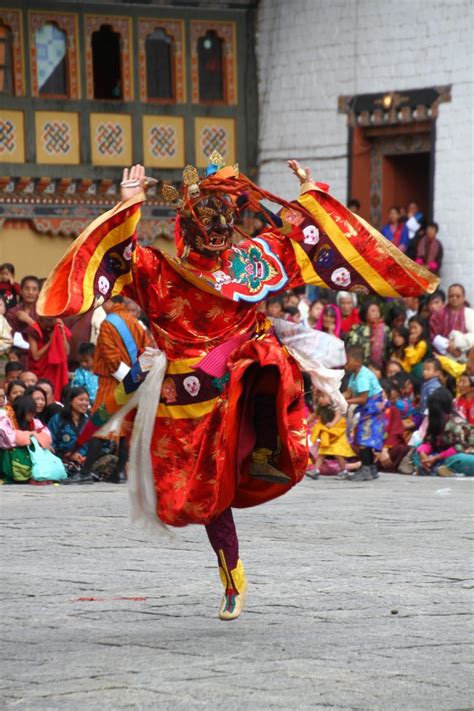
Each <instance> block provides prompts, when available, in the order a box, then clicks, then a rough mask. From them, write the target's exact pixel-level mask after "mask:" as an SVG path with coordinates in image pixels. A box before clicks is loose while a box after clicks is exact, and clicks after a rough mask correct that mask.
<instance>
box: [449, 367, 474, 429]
mask: <svg viewBox="0 0 474 711" xmlns="http://www.w3.org/2000/svg"><path fill="white" fill-rule="evenodd" d="M456 386H457V398H456V399H455V401H454V409H455V410H456V412H457V413H458V414H460V415H462V416H463V417H465V418H466V420H467V421H468V422H469V424H470V425H474V382H473V378H472V377H471V376H469V375H468V374H467V373H462V375H460V376H459V378H458V380H457V383H456Z"/></svg>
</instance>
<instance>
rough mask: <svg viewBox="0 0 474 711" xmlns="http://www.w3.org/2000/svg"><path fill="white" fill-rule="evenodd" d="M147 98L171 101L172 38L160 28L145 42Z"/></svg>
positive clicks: (172, 75)
mask: <svg viewBox="0 0 474 711" xmlns="http://www.w3.org/2000/svg"><path fill="white" fill-rule="evenodd" d="M145 54H146V79H147V98H148V99H152V100H153V99H155V100H156V99H158V100H162V101H163V100H166V99H168V100H173V99H174V98H175V97H174V60H173V55H174V51H173V38H172V37H170V36H169V35H168V34H166V32H165V30H163V29H162V28H157V29H155V30H154V31H153V32H152V34H151V35H148V37H147V38H146V40H145Z"/></svg>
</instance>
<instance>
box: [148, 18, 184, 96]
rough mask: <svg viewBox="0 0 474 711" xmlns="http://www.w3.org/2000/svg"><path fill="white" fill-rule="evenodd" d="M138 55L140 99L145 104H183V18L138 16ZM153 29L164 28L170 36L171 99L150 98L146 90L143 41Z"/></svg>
mask: <svg viewBox="0 0 474 711" xmlns="http://www.w3.org/2000/svg"><path fill="white" fill-rule="evenodd" d="M137 28H138V57H139V72H140V101H143V102H144V103H147V104H161V105H163V104H184V103H185V102H186V81H185V69H184V67H185V42H184V20H174V19H162V18H159V17H158V18H156V17H139V18H138V20H137ZM155 30H164V31H165V32H166V34H167V35H168V36H169V37H171V38H172V40H173V43H172V55H171V60H172V83H173V98H172V99H150V98H149V97H148V92H147V66H146V51H145V42H146V39H147V37H148V36H149V35H151V34H152V33H153V32H154V31H155Z"/></svg>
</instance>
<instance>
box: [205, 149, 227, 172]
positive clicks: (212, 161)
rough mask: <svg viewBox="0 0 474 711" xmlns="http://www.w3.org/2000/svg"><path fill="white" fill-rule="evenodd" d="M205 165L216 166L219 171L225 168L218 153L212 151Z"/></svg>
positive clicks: (223, 161)
mask: <svg viewBox="0 0 474 711" xmlns="http://www.w3.org/2000/svg"><path fill="white" fill-rule="evenodd" d="M207 164H208V165H216V166H217V169H218V170H220V169H221V168H224V167H225V160H224V159H223V157H222V156H221V154H220V153H219V152H218V151H212V153H211V155H210V156H209V158H208V161H207Z"/></svg>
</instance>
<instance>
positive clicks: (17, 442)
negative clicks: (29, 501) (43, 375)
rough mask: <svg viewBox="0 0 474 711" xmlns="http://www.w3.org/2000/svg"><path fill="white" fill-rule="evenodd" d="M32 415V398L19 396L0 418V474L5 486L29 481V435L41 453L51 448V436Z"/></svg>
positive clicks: (33, 413)
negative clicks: (35, 440) (33, 436)
mask: <svg viewBox="0 0 474 711" xmlns="http://www.w3.org/2000/svg"><path fill="white" fill-rule="evenodd" d="M35 415H36V403H35V401H34V400H33V398H32V397H31V395H19V396H18V397H17V398H15V400H14V402H13V404H12V405H7V406H6V408H5V412H4V414H1V415H0V472H1V473H2V474H3V476H4V477H5V481H6V483H8V484H21V483H26V482H28V481H29V479H30V478H31V459H30V453H29V450H28V445H30V444H31V436H32V435H35V437H36V439H37V440H38V443H39V445H40V446H41V447H43V448H44V449H49V448H50V447H51V434H50V432H49V430H48V428H47V427H46V426H45V425H43V423H42V422H41V421H40V420H38V419H37V418H36V416H35Z"/></svg>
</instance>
